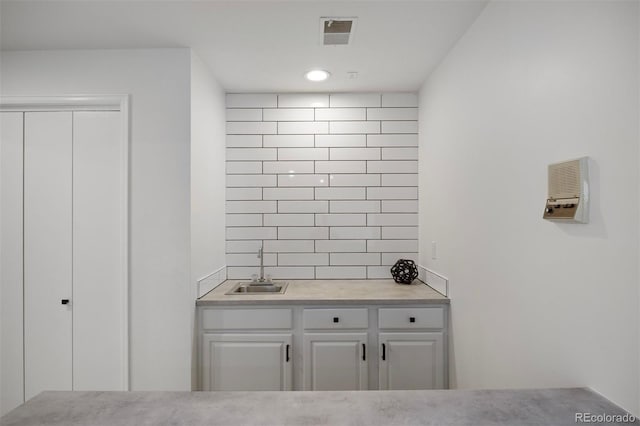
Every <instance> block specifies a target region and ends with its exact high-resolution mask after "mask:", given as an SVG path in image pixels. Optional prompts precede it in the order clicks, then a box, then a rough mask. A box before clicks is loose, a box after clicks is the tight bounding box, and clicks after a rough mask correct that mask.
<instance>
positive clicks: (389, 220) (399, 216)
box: [367, 213, 418, 226]
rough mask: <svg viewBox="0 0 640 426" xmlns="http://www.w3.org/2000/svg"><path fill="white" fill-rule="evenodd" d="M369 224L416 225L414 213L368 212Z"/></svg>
mask: <svg viewBox="0 0 640 426" xmlns="http://www.w3.org/2000/svg"><path fill="white" fill-rule="evenodd" d="M367 225H369V226H418V215H417V214H416V213H381V214H368V215H367Z"/></svg>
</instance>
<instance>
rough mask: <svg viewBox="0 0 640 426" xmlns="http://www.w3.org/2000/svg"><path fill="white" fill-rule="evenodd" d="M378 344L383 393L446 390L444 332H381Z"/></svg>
mask: <svg viewBox="0 0 640 426" xmlns="http://www.w3.org/2000/svg"><path fill="white" fill-rule="evenodd" d="M378 341H379V344H380V349H379V350H380V364H379V369H378V371H379V374H380V376H379V380H380V389H381V390H413V389H442V388H443V387H444V374H445V371H444V336H443V333H442V332H430V333H419V332H408V333H380V334H379V335H378Z"/></svg>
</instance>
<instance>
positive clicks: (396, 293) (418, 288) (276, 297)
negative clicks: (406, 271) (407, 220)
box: [196, 279, 449, 306]
mask: <svg viewBox="0 0 640 426" xmlns="http://www.w3.org/2000/svg"><path fill="white" fill-rule="evenodd" d="M278 281H280V280H278ZM282 281H285V282H288V283H289V286H288V287H287V290H286V292H285V293H284V294H240V295H228V294H225V293H226V292H228V291H229V290H231V288H232V287H233V286H234V285H235V284H236V283H238V282H239V281H238V280H227V281H225V282H223V283H222V284H220V285H219V286H218V287H216V288H214V289H213V290H211V291H210V292H209V293H207V294H205V295H204V296H202V297H201V298H199V299H198V300H197V302H196V304H197V305H200V306H206V305H229V304H231V305H238V304H242V305H253V304H260V305H264V304H294V303H296V304H300V303H302V304H306V305H309V304H322V303H332V304H369V305H370V304H407V303H419V304H425V303H444V304H447V303H449V299H448V298H446V297H444V296H443V295H441V294H440V293H438V292H437V291H435V290H434V289H432V288H431V287H429V286H428V285H426V284H424V283H422V282H421V281H419V280H415V281H414V282H413V284H411V285H402V284H396V283H395V282H394V281H393V280H391V279H389V280H282Z"/></svg>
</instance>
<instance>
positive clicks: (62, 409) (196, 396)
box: [0, 388, 640, 426]
mask: <svg viewBox="0 0 640 426" xmlns="http://www.w3.org/2000/svg"><path fill="white" fill-rule="evenodd" d="M576 413H591V414H593V415H602V414H606V415H620V416H623V415H625V412H624V411H623V410H622V409H620V408H619V407H617V406H616V405H614V404H613V403H611V402H610V401H608V400H606V399H605V398H603V397H602V396H600V395H598V394H597V393H595V392H593V391H591V390H589V389H584V388H573V389H527V390H424V391H355V392H327V391H325V392H310V391H306V392H43V393H41V394H40V395H38V396H36V397H35V398H33V399H31V400H30V401H28V402H27V403H26V404H23V405H22V406H20V407H18V408H16V409H15V410H13V411H11V412H10V413H8V414H7V415H6V416H4V417H2V419H1V420H0V424H2V425H3V426H27V425H29V426H39V425H49V426H62V425H64V426H87V425H92V426H147V425H148V426H151V425H153V426H165V425H167V426H168V425H172V426H187V425H188V426H200V425H226V426H231V425H243V426H246V425H282V426H286V425H296V426H317V425H332V426H333V425H367V426H392V425H438V426H461V425H465V426H469V425H482V426H498V425H500V426H525V425H528V426H533V425H535V426H544V425H548V426H565V425H567V426H568V425H575V424H576V421H575V415H576ZM590 424H592V425H596V424H597V425H603V424H607V425H614V424H615V425H621V424H623V423H616V422H610V423H598V422H592V423H590ZM625 424H631V423H625ZM633 424H640V423H638V422H637V421H636V423H633Z"/></svg>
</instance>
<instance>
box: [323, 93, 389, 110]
mask: <svg viewBox="0 0 640 426" xmlns="http://www.w3.org/2000/svg"><path fill="white" fill-rule="evenodd" d="M381 98H382V96H381V95H380V94H378V93H333V94H331V95H329V106H330V107H331V108H351V107H379V106H381V102H382V101H381Z"/></svg>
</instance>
